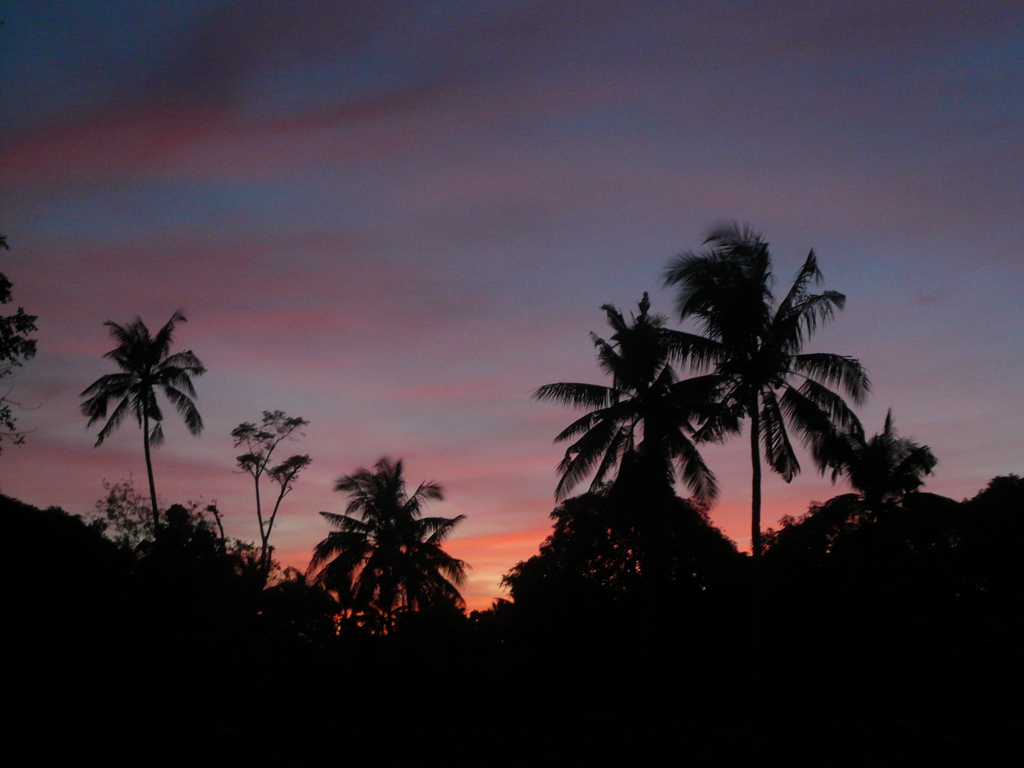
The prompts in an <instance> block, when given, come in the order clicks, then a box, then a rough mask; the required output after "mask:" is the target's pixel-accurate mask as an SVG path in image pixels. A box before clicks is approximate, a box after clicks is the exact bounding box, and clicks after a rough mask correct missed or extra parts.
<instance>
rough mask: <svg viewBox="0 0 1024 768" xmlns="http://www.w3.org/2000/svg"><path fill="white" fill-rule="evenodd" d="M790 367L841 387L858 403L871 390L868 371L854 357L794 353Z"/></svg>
mask: <svg viewBox="0 0 1024 768" xmlns="http://www.w3.org/2000/svg"><path fill="white" fill-rule="evenodd" d="M790 368H791V370H792V371H793V372H794V373H800V374H803V375H805V376H807V377H809V378H811V379H814V380H816V381H817V382H819V383H820V384H824V385H825V386H827V387H840V388H841V389H842V390H843V391H845V392H846V393H847V394H848V395H849V396H850V399H851V400H853V402H854V403H856V404H858V405H859V404H860V403H863V402H864V400H865V398H866V397H867V396H868V394H869V393H870V392H871V381H870V379H869V378H868V374H867V371H865V370H864V368H863V366H861V364H860V361H859V360H857V359H856V358H853V357H844V356H842V355H834V354H830V353H825V352H815V353H809V354H799V355H793V357H792V358H791V359H790Z"/></svg>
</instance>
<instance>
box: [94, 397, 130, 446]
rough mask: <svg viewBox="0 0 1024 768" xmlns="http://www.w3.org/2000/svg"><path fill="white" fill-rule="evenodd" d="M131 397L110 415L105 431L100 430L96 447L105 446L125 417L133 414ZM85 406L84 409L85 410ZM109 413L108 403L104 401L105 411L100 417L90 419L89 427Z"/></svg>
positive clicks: (123, 400)
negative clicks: (104, 443) (104, 442)
mask: <svg viewBox="0 0 1024 768" xmlns="http://www.w3.org/2000/svg"><path fill="white" fill-rule="evenodd" d="M131 400H132V399H131V396H130V395H126V396H125V397H124V398H123V399H122V400H121V402H119V403H118V404H117V407H116V408H114V411H113V413H111V414H110V418H109V419H107V423H106V424H104V425H103V429H101V430H100V433H99V435H97V436H96V447H98V446H101V445H103V441H104V440H106V439H107V438H108V437H110V435H111V434H112V433H113V431H114V430H115V429H117V427H118V426H119V425H120V424H121V422H122V421H124V417H125V416H127V415H128V414H129V413H130V412H131ZM84 407H85V406H84V404H83V409H84ZM106 412H107V401H106V399H104V400H103V411H102V413H100V414H99V415H95V416H92V417H91V418H90V419H89V426H92V423H93V422H94V421H96V420H97V419H98V418H103V416H105V415H106Z"/></svg>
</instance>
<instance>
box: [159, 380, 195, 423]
mask: <svg viewBox="0 0 1024 768" xmlns="http://www.w3.org/2000/svg"><path fill="white" fill-rule="evenodd" d="M162 389H163V391H164V395H166V396H167V399H168V400H170V401H171V403H172V404H173V405H174V408H175V409H176V410H177V411H178V415H179V416H181V418H182V420H184V422H185V426H186V427H187V428H188V431H189V433H190V434H192V435H198V434H199V433H200V432H202V431H203V417H202V416H200V415H199V411H198V410H197V409H196V404H195V403H193V402H192V399H191V398H190V397H189V396H188V395H186V394H185V393H184V392H182V391H181V390H179V389H177V388H176V387H173V386H171V385H170V384H165V385H164V386H163V387H162Z"/></svg>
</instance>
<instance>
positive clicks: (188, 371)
mask: <svg viewBox="0 0 1024 768" xmlns="http://www.w3.org/2000/svg"><path fill="white" fill-rule="evenodd" d="M184 322H186V320H185V316H184V315H183V314H182V313H181V311H180V310H179V311H177V312H175V313H174V314H173V315H172V316H171V319H170V320H168V321H167V323H166V324H165V325H164V327H163V328H161V329H160V330H159V332H157V334H156V336H150V334H149V329H148V328H146V325H145V323H143V322H142V318H140V317H136V318H135V320H133V321H132V322H130V323H128V324H127V325H123V326H122V325H118V324H117V323H114V322H110V321H108V322H106V323H104V325H106V326H107V327H108V328H109V329H110V337H111V338H112V339H113V340H114V341H115V342H116V343H117V346H116V347H114V349H112V350H110V351H109V352H107V353H106V354H105V355H104V357H107V358H109V359H111V360H113V361H114V362H115V363H117V365H118V367H119V368H120V369H121V373H108V374H107V375H105V376H101V377H100V378H98V379H97V380H96V381H94V382H93V383H92V384H90V385H89V386H88V387H86V389H85V390H84V391H83V392H82V394H81V395H79V396H80V397H85V398H87V399H86V400H85V402H83V403H82V413H83V414H84V415H85V416H88V417H89V424H88V426H90V427H91V426H92V425H93V424H94V423H95V422H97V421H99V420H100V419H107V422H106V423H105V424H104V425H103V428H102V429H101V430H100V432H99V435H98V436H97V438H96V446H97V447H98V446H100V445H103V441H104V440H105V439H106V438H107V437H108V436H109V435H110V434H111V433H112V432H113V431H114V430H115V429H117V427H118V425H120V423H121V422H122V421H123V420H124V418H125V417H126V416H128V415H129V414H132V415H134V416H135V418H136V420H137V421H138V423H139V426H140V427H141V428H142V445H143V448H144V450H145V454H146V472H147V474H148V475H149V496H150V500H151V502H152V504H153V526H154V530H159V528H160V513H159V512H158V511H157V505H156V484H155V483H154V482H153V461H152V458H151V456H150V446H151V445H159V444H160V443H162V442H163V439H164V433H163V428H162V427H161V425H160V422H162V421H163V418H164V417H163V412H162V411H161V410H160V405H159V404H158V403H157V398H156V395H157V391H158V390H159V391H161V392H163V393H164V396H165V397H167V399H168V400H170V402H171V404H172V405H173V406H174V407H175V409H176V410H177V411H178V414H179V415H180V416H181V417H182V419H183V420H184V422H185V426H186V427H187V428H188V431H189V432H190V433H191V434H193V435H198V434H199V433H200V432H202V430H203V419H202V417H201V416H200V415H199V411H198V410H196V406H195V403H194V402H193V401H192V398H194V397H195V396H196V391H195V387H193V385H192V377H193V376H201V375H202V374H204V373H205V372H206V369H205V368H204V367H203V364H202V363H201V362H200V361H199V358H198V357H196V356H195V355H194V354H193V353H192V351H191V350H187V351H185V352H178V353H176V354H173V355H171V354H169V352H170V347H171V341H172V339H173V336H174V326H175V325H176V324H177V323H184ZM111 401H119V402H118V403H117V405H116V406H115V407H114V410H113V411H112V412H111V414H110V418H107V409H108V406H109V404H110V402H111ZM150 422H152V423H153V426H152V428H151V427H150Z"/></svg>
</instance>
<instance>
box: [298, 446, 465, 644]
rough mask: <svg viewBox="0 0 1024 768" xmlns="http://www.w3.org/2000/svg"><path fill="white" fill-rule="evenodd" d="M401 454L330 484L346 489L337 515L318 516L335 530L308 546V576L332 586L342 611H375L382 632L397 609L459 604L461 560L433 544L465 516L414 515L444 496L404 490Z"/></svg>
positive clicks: (434, 488)
mask: <svg viewBox="0 0 1024 768" xmlns="http://www.w3.org/2000/svg"><path fill="white" fill-rule="evenodd" d="M402 470H403V466H402V460H401V459H399V460H398V461H392V460H391V459H389V458H387V457H384V458H381V459H380V460H379V461H378V462H377V463H376V464H375V465H374V467H373V469H372V470H370V469H366V468H360V469H358V470H356V471H355V472H354V473H353V474H351V475H342V476H341V477H339V478H338V480H337V482H336V483H335V484H334V490H336V491H339V492H341V493H345V494H348V497H349V502H348V506H347V508H346V510H345V514H343V515H339V514H334V513H331V512H321V513H320V514H321V515H323V516H324V518H326V519H327V521H328V522H329V523H330V524H331V525H332V526H333V527H334V528H335V529H336V530H335V531H334V532H332V533H330V534H328V535H327V538H325V539H324V540H323V541H321V542H320V543H319V544H317V545H316V548H315V549H314V550H313V559H312V561H311V562H310V564H309V570H310V571H318V573H317V576H316V582H317V583H319V584H321V585H323V586H325V587H327V588H328V589H331V590H333V591H336V592H337V593H338V595H339V598H340V599H341V601H342V603H343V604H344V606H345V607H346V608H348V609H350V610H353V611H356V612H361V613H363V614H369V615H371V616H375V617H376V618H378V619H379V620H380V621H381V622H382V626H383V629H384V631H385V632H386V631H387V630H388V629H389V628H390V626H391V624H392V622H393V620H394V616H395V614H396V613H397V612H399V611H416V610H423V609H427V608H435V607H442V606H446V605H455V606H457V607H459V608H463V607H464V606H465V603H464V602H463V600H462V596H461V595H460V594H459V591H458V587H459V586H460V585H461V584H463V583H464V582H465V579H466V567H467V566H466V564H465V563H464V562H463V561H462V560H458V559H456V558H454V557H452V556H451V555H449V554H447V553H446V552H445V551H444V550H443V549H442V548H441V545H442V544H443V543H444V540H445V539H446V538H448V536H449V534H451V532H452V530H454V528H455V526H456V525H458V524H459V523H460V522H462V520H463V519H464V518H465V515H459V516H458V517H451V518H449V517H422V516H421V515H422V507H423V505H424V504H425V503H426V502H428V501H431V500H437V501H440V500H442V499H443V498H444V496H443V492H442V489H441V486H440V485H438V484H437V483H435V482H424V483H421V484H420V486H419V487H418V488H417V489H416V491H415V492H414V493H413V494H412V495H411V496H409V495H408V494H407V493H406V489H405V479H404V478H403V477H402Z"/></svg>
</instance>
